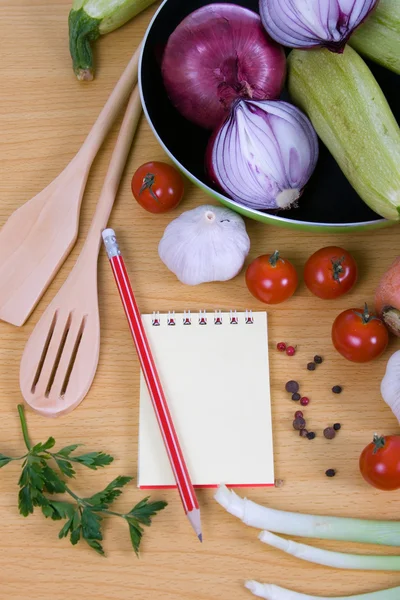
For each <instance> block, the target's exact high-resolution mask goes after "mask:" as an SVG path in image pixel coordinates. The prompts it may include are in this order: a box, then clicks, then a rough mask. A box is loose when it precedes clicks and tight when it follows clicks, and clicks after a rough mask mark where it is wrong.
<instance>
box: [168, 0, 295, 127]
mask: <svg viewBox="0 0 400 600" xmlns="http://www.w3.org/2000/svg"><path fill="white" fill-rule="evenodd" d="M162 75H163V79H164V84H165V87H166V90H167V93H168V95H169V97H170V99H171V102H172V104H173V105H174V106H175V107H176V108H177V110H178V111H179V112H180V113H181V114H182V115H183V116H184V117H186V118H187V119H188V120H189V121H193V122H194V123H196V124H197V125H200V126H201V127H205V128H206V129H213V128H214V127H215V126H216V125H218V124H219V123H220V122H221V120H222V119H223V118H224V117H225V116H226V115H227V114H228V112H229V109H230V107H231V105H232V102H233V101H234V100H235V99H236V98H255V99H263V98H277V97H278V96H279V94H280V92H281V90H282V87H283V83H284V80H285V75H286V59H285V54H284V51H283V48H282V47H281V46H279V45H278V44H276V42H274V41H273V40H272V39H271V38H270V37H269V36H268V34H267V33H266V32H265V30H264V28H263V26H262V24H261V19H260V17H259V16H258V15H257V14H256V13H254V12H252V11H250V10H248V9H246V8H243V7H241V6H237V5H235V4H208V5H206V6H204V7H203V8H200V9H198V10H196V11H194V12H193V13H191V14H190V15H189V16H188V17H186V18H185V19H184V20H183V21H182V22H181V23H180V24H179V25H178V27H177V28H176V29H175V31H174V32H173V33H172V34H171V36H170V37H169V39H168V43H167V46H166V48H165V52H164V56H163V60H162Z"/></svg>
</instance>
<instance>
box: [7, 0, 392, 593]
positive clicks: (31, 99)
mask: <svg viewBox="0 0 400 600" xmlns="http://www.w3.org/2000/svg"><path fill="white" fill-rule="evenodd" d="M70 5H71V2H70V1H69V0H0V40H1V47H0V81H1V93H0V131H1V135H0V226H1V225H2V224H3V223H4V222H5V220H6V218H7V216H8V215H9V214H10V213H11V212H12V211H13V210H15V209H16V208H17V207H18V206H19V205H20V204H21V203H22V202H24V201H25V200H27V199H28V198H31V197H32V196H33V195H34V193H36V192H38V191H39V190H41V189H42V188H43V187H44V186H45V185H46V184H47V183H48V182H49V181H51V180H52V179H53V178H54V177H55V175H57V174H58V173H59V172H60V171H61V170H62V168H63V167H64V166H65V165H66V164H67V162H68V161H69V159H70V158H71V157H72V156H73V155H74V154H75V152H76V151H77V149H78V148H79V146H80V144H81V143H82V141H83V140H84V138H85V135H86V133H87V131H88V130H89V127H90V126H91V124H92V123H93V121H94V119H95V117H96V116H97V114H98V112H99V110H100V108H101V107H102V106H103V104H104V102H105V100H106V98H107V97H108V95H109V93H110V91H111V89H112V88H113V86H114V84H115V82H116V81H117V79H118V77H119V75H120V73H121V72H122V70H123V68H124V66H125V65H126V63H127V62H128V60H129V58H130V56H131V54H132V52H133V50H134V49H135V47H136V46H137V44H138V42H139V40H140V39H141V37H142V36H143V33H144V31H145V29H146V27H147V25H148V23H149V21H150V18H151V16H152V14H153V12H154V7H151V8H150V9H149V10H147V11H146V12H145V13H144V14H142V15H140V16H139V17H138V18H136V19H135V20H134V21H133V22H131V23H129V24H128V25H126V26H125V27H124V28H123V29H120V30H118V31H116V32H114V33H113V34H111V35H109V36H107V37H106V38H104V39H101V40H100V41H99V42H98V43H97V45H96V65H97V77H96V79H95V81H94V82H92V83H90V84H88V85H83V84H79V83H78V82H77V81H76V80H75V79H74V76H73V73H72V70H71V66H70V58H69V54H68V40H67V17H68V12H69V9H70ZM116 133H117V127H115V129H114V131H113V134H112V135H111V136H110V138H109V139H108V141H107V143H106V144H105V146H104V149H103V151H102V152H101V153H100V155H99V157H98V159H97V161H96V163H95V165H94V168H93V171H92V176H91V178H90V180H89V185H88V189H87V194H86V197H85V199H84V202H83V209H82V222H81V230H80V237H79V240H78V243H77V245H76V247H75V249H74V251H73V253H72V255H71V256H70V258H69V259H68V260H67V262H66V263H65V265H64V266H63V268H62V269H61V271H60V273H59V274H58V276H57V278H56V280H55V281H54V282H53V284H52V286H51V287H50V289H49V290H48V291H47V293H46V294H45V296H44V298H43V299H42V301H41V302H40V304H39V306H38V308H37V310H36V311H35V313H34V314H33V316H32V317H31V319H30V320H29V321H28V323H27V324H26V326H25V327H23V328H22V329H17V328H14V327H12V326H9V325H7V324H5V323H0V400H1V404H0V406H1V408H0V411H1V419H0V452H3V453H5V454H8V453H10V454H13V455H16V456H17V455H19V454H21V452H22V451H23V441H22V438H21V432H20V429H19V424H18V418H17V412H16V405H17V403H18V402H20V401H21V396H20V392H19V386H18V373H19V361H20V358H21V354H22V350H23V348H24V345H25V342H26V340H27V339H28V336H29V334H30V332H31V331H32V329H33V327H34V325H35V323H36V322H37V320H38V319H39V317H40V315H41V314H42V312H43V310H44V308H45V307H46V306H47V304H48V302H49V301H50V300H51V299H52V297H53V296H54V294H55V293H56V291H57V290H58V288H59V287H60V285H61V283H62V282H63V281H64V279H65V277H66V275H67V273H68V272H69V270H70V269H71V266H72V265H73V264H74V261H75V260H76V257H77V255H78V252H79V250H80V248H81V246H82V242H83V239H84V236H85V234H86V232H87V229H88V225H89V221H90V219H91V216H92V214H93V211H94V207H95V203H96V200H97V198H98V194H99V191H100V188H101V184H102V181H103V178H104V175H105V172H106V168H107V165H108V161H109V158H110V154H111V151H112V148H113V145H114V143H115V139H116ZM153 159H156V160H163V159H165V156H164V154H163V152H162V150H161V148H160V147H159V146H158V144H157V142H156V140H155V139H154V137H153V135H152V133H151V131H150V129H149V127H148V125H147V123H146V122H145V120H143V121H142V123H141V126H140V131H139V135H138V137H137V140H136V143H135V146H134V151H133V153H132V155H131V158H130V160H129V164H128V167H127V171H126V174H125V177H124V179H123V182H122V187H121V191H120V194H119V199H118V201H117V205H116V207H115V209H114V212H113V215H112V219H111V223H110V225H111V226H112V227H114V228H115V229H116V231H117V232H118V237H119V240H120V243H121V246H122V247H123V250H124V254H125V259H126V262H127V265H128V268H129V271H130V273H131V275H132V281H133V285H134V288H135V291H136V294H137V299H138V302H139V305H140V307H141V310H142V311H143V312H151V311H153V310H156V309H157V310H160V311H166V310H168V309H175V310H184V309H192V310H198V309H203V308H208V309H210V310H213V309H214V308H220V309H223V310H224V309H230V308H235V307H237V308H246V307H247V308H251V309H254V310H255V309H261V308H262V306H261V305H260V304H258V303H257V302H256V301H255V300H254V299H253V298H252V297H251V296H250V295H249V293H248V292H247V289H246V286H245V283H244V275H243V273H242V274H241V275H240V276H239V277H237V278H236V279H235V280H233V281H231V282H229V283H225V284H210V285H203V286H201V287H199V288H190V287H184V286H183V285H181V284H180V283H179V282H178V281H177V280H176V279H175V277H174V276H173V275H172V274H171V273H169V272H168V271H167V270H166V268H165V267H164V266H163V265H162V264H161V262H160V260H159V258H158V255H157V244H158V242H159V240H160V238H161V236H162V233H163V231H164V228H165V227H166V225H167V224H168V223H169V222H170V220H171V219H172V218H173V217H175V216H177V215H179V214H180V212H181V211H182V210H186V209H190V208H193V207H195V206H198V205H199V204H201V203H207V202H209V199H208V198H207V197H206V196H205V195H204V194H203V193H202V192H200V191H199V190H197V189H196V188H194V187H193V186H192V185H191V184H189V183H187V192H186V196H185V200H184V202H183V203H182V205H181V207H179V208H178V209H176V210H175V211H174V212H173V213H170V214H166V215H162V216H153V215H150V214H148V213H146V212H144V211H143V210H142V209H141V208H140V207H139V206H138V205H137V204H136V203H135V201H134V200H133V199H132V196H131V192H130V177H131V176H132V174H133V172H134V170H135V169H136V167H138V166H139V165H140V164H141V163H142V162H145V161H147V160H153ZM321 200H322V201H323V198H322V199H321ZM247 225H248V232H249V235H250V237H251V240H252V249H251V254H250V256H249V260H250V259H252V258H254V257H256V256H257V255H259V254H262V253H264V252H269V251H272V250H274V249H275V248H279V249H280V250H281V252H282V253H284V254H285V255H286V256H287V257H288V258H290V259H291V260H292V261H293V262H294V264H295V265H296V267H297V268H298V270H299V272H301V268H302V265H304V262H305V260H306V259H307V257H308V256H309V254H310V253H311V252H313V251H315V250H317V249H318V248H320V247H322V246H325V245H331V244H341V245H343V246H345V247H346V248H347V249H348V250H350V251H351V252H353V253H354V256H355V257H356V259H357V261H358V263H359V266H360V281H359V284H358V286H357V288H356V290H355V291H354V293H352V294H351V296H349V297H344V298H342V299H339V300H337V301H336V302H324V301H322V300H318V299H316V298H313V297H311V295H310V294H309V292H308V291H307V289H306V288H305V286H304V284H303V283H301V285H300V288H299V290H298V293H297V295H296V296H295V298H293V299H292V300H291V301H289V302H288V303H286V304H283V305H282V306H278V307H274V308H272V309H271V311H270V341H271V376H272V398H273V420H274V442H275V452H276V476H277V477H278V478H280V479H283V480H284V485H283V487H281V488H279V489H268V490H263V489H257V490H248V491H247V494H248V496H249V497H251V498H252V499H254V500H256V501H259V502H265V503H268V504H269V505H270V506H272V507H277V508H282V509H286V510H293V511H310V512H313V513H326V514H330V515H343V516H354V517H356V516H358V517H368V518H371V519H372V518H388V519H396V518H398V514H399V500H400V492H391V493H383V492H382V493H381V492H378V491H374V490H373V489H372V488H370V487H368V486H367V485H366V484H364V482H363V480H362V479H361V477H360V476H359V473H358V456H359V453H360V452H361V450H362V449H363V447H364V446H365V445H366V444H367V443H368V442H369V441H370V439H371V436H372V434H373V433H374V431H378V432H383V433H386V434H389V433H395V432H398V427H397V423H396V420H395V418H394V417H393V416H392V414H391V412H390V410H389V409H388V408H387V407H386V405H385V404H384V403H383V401H382V400H381V399H380V394H379V382H380V379H381V377H382V375H383V373H384V369H385V363H386V359H387V358H388V356H389V355H390V353H391V352H393V351H394V350H396V349H397V348H398V347H399V343H398V341H397V340H392V341H391V344H390V348H389V350H388V352H387V354H386V355H385V357H383V358H382V359H381V360H379V361H377V362H375V363H374V364H372V365H365V366H354V365H352V364H350V363H347V362H346V361H344V360H343V359H341V358H340V357H339V356H338V355H336V354H335V352H334V350H333V349H332V346H331V343H330V328H331V324H332V321H333V319H334V317H335V316H336V314H337V313H338V312H340V311H341V310H343V309H345V308H348V307H351V306H352V305H361V304H362V303H363V302H364V301H369V302H372V299H373V292H374V288H375V286H376V284H377V281H378V278H379V276H380V274H381V273H382V272H383V271H384V269H385V268H386V267H387V266H388V265H389V264H390V262H391V261H392V259H394V257H395V256H396V255H397V253H398V238H399V230H398V228H393V229H387V230H382V231H377V232H374V233H362V234H354V233H352V234H349V235H333V234H327V235H321V234H319V235H318V234H311V233H300V232H291V231H286V230H283V229H275V228H273V227H267V226H265V225H262V224H260V223H256V222H250V221H249V222H248V223H247ZM99 289H100V298H101V300H100V304H101V306H100V309H101V321H102V347H101V357H100V365H99V369H98V372H97V376H96V379H95V382H94V385H93V387H92V389H91V391H90V393H89V395H88V396H87V398H86V400H85V401H84V402H83V404H82V405H81V406H80V407H79V409H78V410H76V411H75V412H73V413H72V414H70V415H68V416H67V417H65V418H62V419H60V420H56V421H49V420H46V419H44V418H42V417H40V416H38V415H35V414H32V413H29V414H28V420H29V427H30V432H31V436H32V438H33V439H34V440H36V441H44V439H46V438H47V437H48V436H49V435H53V436H54V437H55V438H56V440H57V443H58V444H60V446H61V445H66V444H69V443H73V442H76V443H78V442H81V443H85V444H86V447H87V449H88V450H96V449H97V450H100V449H102V450H104V451H107V452H110V453H112V454H113V455H114V456H115V461H114V463H113V464H112V465H111V466H110V467H108V468H107V469H105V470H104V471H102V472H94V473H92V472H88V471H86V470H85V471H83V470H82V469H81V470H80V471H79V478H78V480H77V482H76V483H74V486H75V487H76V489H77V491H78V492H81V493H89V492H92V491H96V490H98V489H101V487H102V486H103V485H105V484H106V483H107V482H108V481H110V480H111V479H112V478H113V477H115V476H117V475H118V474H126V475H128V474H129V475H136V466H137V433H138V398H139V366H138V361H137V359H136V356H135V351H134V348H133V345H132V342H131V338H130V333H129V331H128V328H127V325H126V322H125V316H124V314H123V311H122V308H121V305H120V300H119V298H118V295H117V293H116V289H115V285H114V282H113V280H112V276H111V272H110V268H109V265H108V264H107V260H106V257H105V255H104V253H103V255H102V257H101V259H100V266H99ZM281 340H284V341H287V342H290V343H292V344H294V345H297V346H298V351H297V354H296V356H295V357H293V358H288V357H286V356H282V355H281V354H278V353H277V352H276V351H275V350H274V346H275V343H276V342H278V341H281ZM316 353H318V354H321V355H322V356H323V357H324V363H323V365H321V366H320V367H319V368H318V369H317V371H315V372H313V373H309V372H307V371H306V368H305V367H306V364H307V362H308V361H309V360H311V359H312V357H313V356H314V354H316ZM291 378H294V379H297V380H299V381H300V382H301V384H302V390H303V392H307V395H308V396H309V397H310V398H311V403H310V405H309V407H308V408H307V411H306V412H307V418H308V422H309V425H310V427H311V428H312V429H314V430H315V431H316V432H317V434H318V435H317V438H316V439H315V440H314V441H308V440H304V439H301V438H299V437H298V435H297V434H296V433H295V432H294V431H293V430H292V428H291V421H292V415H293V412H294V408H295V407H294V403H293V402H291V401H290V400H288V398H287V395H286V394H285V392H284V391H283V388H284V384H285V382H286V380H287V379H291ZM335 384H339V385H342V386H343V388H344V391H343V394H342V395H341V396H333V394H331V393H330V389H331V387H332V386H333V385H335ZM337 421H340V422H341V423H342V426H343V427H342V430H341V432H340V434H339V435H338V436H337V438H336V439H335V440H333V441H327V440H325V439H324V438H323V436H322V430H323V429H324V427H326V426H327V425H329V424H332V423H334V422H337ZM328 468H335V469H337V471H338V474H337V476H336V477H335V478H334V479H328V478H327V477H325V475H324V472H325V470H326V469H328ZM18 476H19V467H18V466H17V465H16V464H11V465H8V466H7V467H5V468H4V469H2V470H1V472H0V567H1V569H0V589H1V593H0V595H1V598H7V599H8V600H22V599H24V600H25V598H27V597H28V598H30V600H43V598H45V597H49V598H52V600H67V599H70V598H78V599H81V598H91V599H92V598H93V599H94V598H96V600H125V599H126V600H128V599H131V598H135V599H136V600H152V599H154V598H156V597H159V598H162V599H163V600H183V599H184V600H208V599H210V600H211V599H212V598H218V600H232V599H233V598H234V599H235V600H239V599H241V598H243V599H245V598H250V597H251V596H250V595H249V593H248V592H247V591H246V590H244V589H243V587H242V584H243V581H244V580H245V579H247V578H254V579H258V580H260V581H266V582H272V583H277V584H279V585H283V586H287V587H291V588H293V589H295V590H298V591H302V592H304V593H309V594H317V595H324V596H330V595H332V596H337V595H349V594H356V593H362V592H368V591H373V590H377V589H382V588H385V587H391V586H394V585H400V575H398V574H397V575H396V574H389V573H378V574H376V573H356V572H339V571H336V570H330V569H327V568H323V567H318V566H310V565H308V564H306V563H303V562H301V561H299V560H297V559H295V558H292V557H289V556H287V555H284V554H282V553H280V552H279V551H278V550H272V549H269V548H268V547H266V546H264V545H262V544H261V543H260V542H258V541H257V532H256V531H255V530H251V529H248V528H246V526H244V525H243V524H241V523H239V522H238V521H236V520H235V519H233V518H231V517H229V516H228V515H225V514H224V512H223V511H222V509H220V507H219V506H218V505H216V504H215V502H214V500H213V494H212V491H210V490H207V491H201V492H200V493H199V498H200V502H201V507H202V514H203V527H204V540H205V541H204V543H203V545H200V544H199V543H198V542H197V541H196V539H195V537H194V535H193V532H192V531H191V529H190V527H189V526H188V523H187V520H186V519H185V518H184V516H183V514H182V509H181V505H180V501H179V498H178V495H177V493H176V492H174V491H165V492H164V491H163V492H154V493H153V494H152V497H153V498H163V499H166V500H167V501H168V502H169V506H168V508H167V509H166V510H165V511H164V512H163V513H161V514H160V515H159V516H157V517H156V519H155V520H154V524H153V526H152V527H151V528H150V529H149V530H148V531H146V534H145V537H144V541H143V545H142V555H141V559H140V560H139V561H138V560H137V559H136V558H135V556H134V554H133V553H132V551H131V549H130V542H129V538H128V532H127V530H126V528H125V524H124V523H120V522H118V521H115V520H114V521H113V522H111V521H109V522H108V524H107V525H106V529H105V544H104V545H105V549H106V552H107V555H108V557H107V559H106V560H103V559H102V558H100V557H98V556H97V555H96V554H95V553H94V552H93V551H91V550H90V549H88V548H87V547H86V546H85V545H83V544H82V545H78V546H77V547H72V546H71V545H70V543H69V542H68V541H66V540H63V541H59V540H58V539H57V533H58V530H59V529H60V527H59V524H58V523H53V522H50V521H46V520H45V519H44V518H43V517H42V516H41V515H40V514H37V515H35V516H32V517H30V518H29V519H26V520H24V519H23V518H22V517H21V516H19V514H18V511H17V492H18V489H17V479H18ZM142 496H143V493H142V492H140V491H139V490H137V489H136V486H135V485H134V484H133V485H132V486H131V487H130V488H129V489H128V490H127V491H126V492H125V494H124V496H123V499H121V501H120V502H119V507H120V508H128V507H130V506H132V505H133V504H134V503H136V502H137V501H138V500H139V499H140V498H142ZM312 543H313V544H315V545H320V546H321V547H323V548H332V549H333V548H335V549H338V550H342V551H348V552H350V551H355V552H361V551H365V552H367V551H369V552H372V551H377V552H379V551H380V552H382V549H379V548H371V547H369V548H366V549H364V548H362V547H361V546H357V545H351V544H345V543H342V544H339V543H328V542H318V541H315V542H312ZM388 552H390V550H388ZM392 553H393V550H392Z"/></svg>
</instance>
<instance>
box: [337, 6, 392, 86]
mask: <svg viewBox="0 0 400 600" xmlns="http://www.w3.org/2000/svg"><path fill="white" fill-rule="evenodd" d="M349 44H350V46H352V47H353V48H354V49H355V50H357V52H359V53H360V54H363V55H364V56H366V57H367V58H370V59H371V60H373V61H375V62H377V63H379V64H381V65H383V66H384V67H387V68H388V69H390V70H391V71H394V72H395V73H399V74H400V0H380V2H379V3H378V6H377V7H376V9H375V10H374V11H373V12H372V13H371V14H370V16H369V17H368V18H367V20H366V21H365V23H363V24H362V25H361V26H360V27H359V28H358V29H356V31H355V32H354V33H353V35H352V36H351V38H350V41H349Z"/></svg>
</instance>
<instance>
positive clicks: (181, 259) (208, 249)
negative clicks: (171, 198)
mask: <svg viewBox="0 0 400 600" xmlns="http://www.w3.org/2000/svg"><path fill="white" fill-rule="evenodd" d="M249 250H250V239H249V236H248V235H247V232H246V226H245V223H244V221H243V219H242V217H241V216H240V215H238V214H237V213H235V212H233V211H232V210H230V209H228V208H222V207H219V206H211V205H205V206H199V207H197V208H195V209H193V210H189V211H186V212H184V213H182V214H181V215H180V216H179V217H178V218H177V219H174V220H173V221H172V222H171V223H170V224H169V225H168V226H167V228H166V229H165V232H164V235H163V237H162V239H161V241H160V243H159V246H158V253H159V256H160V258H161V260H162V261H163V263H164V264H165V265H166V266H167V267H168V269H170V271H172V272H173V273H175V275H176V276H177V278H178V279H179V280H180V281H181V282H182V283H185V284H187V285H198V284H200V283H206V282H210V281H227V280H229V279H232V278H233V277H235V276H236V275H237V274H238V273H239V272H240V271H241V269H242V267H243V264H244V261H245V259H246V256H247V255H248V253H249Z"/></svg>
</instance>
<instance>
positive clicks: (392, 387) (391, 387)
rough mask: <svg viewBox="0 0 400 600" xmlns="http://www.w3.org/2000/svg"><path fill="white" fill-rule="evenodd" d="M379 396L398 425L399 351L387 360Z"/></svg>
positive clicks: (399, 401) (399, 418)
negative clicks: (389, 409) (390, 410)
mask: <svg viewBox="0 0 400 600" xmlns="http://www.w3.org/2000/svg"><path fill="white" fill-rule="evenodd" d="M381 394H382V398H383V399H384V401H385V402H386V404H388V406H390V408H391V409H392V411H393V414H394V415H395V417H396V418H397V420H398V421H399V423H400V350H398V351H397V352H395V353H394V354H393V355H392V356H391V357H390V358H389V360H388V363H387V365H386V373H385V375H384V377H383V379H382V382H381Z"/></svg>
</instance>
